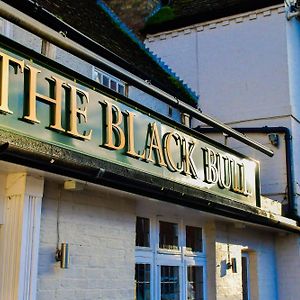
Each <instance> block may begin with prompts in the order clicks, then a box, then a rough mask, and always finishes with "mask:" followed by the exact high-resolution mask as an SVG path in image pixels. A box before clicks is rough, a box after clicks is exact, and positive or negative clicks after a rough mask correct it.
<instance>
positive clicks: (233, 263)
mask: <svg viewBox="0 0 300 300" xmlns="http://www.w3.org/2000/svg"><path fill="white" fill-rule="evenodd" d="M226 268H227V270H230V269H232V273H237V267H236V258H235V257H233V258H231V261H230V262H228V263H227V264H226Z"/></svg>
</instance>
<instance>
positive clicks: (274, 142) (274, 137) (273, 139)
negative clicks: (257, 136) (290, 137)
mask: <svg viewBox="0 0 300 300" xmlns="http://www.w3.org/2000/svg"><path fill="white" fill-rule="evenodd" d="M268 137H269V141H270V142H271V144H272V145H273V146H275V147H278V146H279V135H278V134H277V133H270V134H268Z"/></svg>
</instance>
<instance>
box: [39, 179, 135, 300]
mask: <svg viewBox="0 0 300 300" xmlns="http://www.w3.org/2000/svg"><path fill="white" fill-rule="evenodd" d="M124 195H125V194H124V193H123V194H122V193H120V192H111V191H109V190H108V189H106V188H103V189H101V191H99V190H98V191H97V192H96V193H95V192H93V191H83V192H67V191H64V190H63V191H62V193H61V201H60V217H59V219H60V222H59V227H60V239H61V241H66V242H68V243H69V248H70V255H71V257H70V268H69V269H65V270H64V269H60V267H59V263H57V262H56V261H55V258H54V256H55V250H56V240H57V229H56V228H57V204H58V202H57V200H58V198H59V188H58V186H57V185H56V184H52V183H49V182H47V183H46V185H45V197H44V199H43V206H42V220H41V237H40V252H39V275H38V297H37V298H38V299H39V300H48V299H49V300H50V299H51V300H54V299H61V300H68V299H72V300H73V299H77V300H81V299H82V300H83V299H85V300H86V299H90V300H94V299H101V300H106V299H107V300H114V299H115V300H120V299H122V300H127V299H128V300H132V299H133V295H134V251H135V242H134V241H135V214H134V201H132V200H130V199H126V196H124Z"/></svg>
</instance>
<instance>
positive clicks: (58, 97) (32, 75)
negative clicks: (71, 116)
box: [23, 65, 65, 131]
mask: <svg viewBox="0 0 300 300" xmlns="http://www.w3.org/2000/svg"><path fill="white" fill-rule="evenodd" d="M26 68H28V69H29V97H28V102H29V103H28V114H27V115H24V116H23V118H24V119H25V120H27V121H30V122H32V123H40V121H39V120H38V119H37V112H36V102H37V100H42V101H43V102H45V103H48V104H50V105H51V108H52V109H53V108H54V122H53V124H50V128H52V129H55V130H58V131H65V130H64V129H63V128H62V124H61V123H62V118H61V110H62V85H63V84H64V82H63V81H62V80H61V79H59V78H56V77H54V76H52V77H51V79H49V80H50V81H53V82H54V85H55V88H54V99H52V98H50V97H48V96H45V95H41V94H39V93H37V75H38V74H39V73H41V71H40V70H38V69H36V68H34V67H32V66H28V65H27V66H26Z"/></svg>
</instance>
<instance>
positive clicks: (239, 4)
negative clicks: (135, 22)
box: [143, 0, 284, 34]
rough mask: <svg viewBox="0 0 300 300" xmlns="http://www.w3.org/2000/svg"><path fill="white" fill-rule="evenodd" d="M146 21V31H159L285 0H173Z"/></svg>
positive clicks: (281, 2)
mask: <svg viewBox="0 0 300 300" xmlns="http://www.w3.org/2000/svg"><path fill="white" fill-rule="evenodd" d="M169 2H170V5H169V6H165V7H162V8H161V10H160V11H158V12H157V13H156V14H155V15H154V16H152V17H150V18H149V19H148V21H147V22H146V25H145V28H144V30H143V31H144V32H146V33H152V34H153V33H157V32H162V31H167V30H173V29H177V28H180V27H185V26H189V25H192V24H195V23H201V22H206V21H210V20H214V19H219V18H223V17H227V16H231V15H235V14H240V13H244V12H247V11H253V10H256V9H261V8H264V7H268V6H272V5H277V4H283V3H284V2H283V0H173V1H169Z"/></svg>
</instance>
